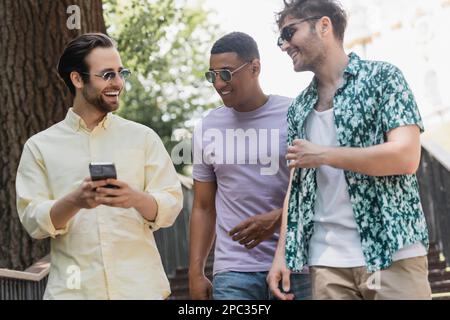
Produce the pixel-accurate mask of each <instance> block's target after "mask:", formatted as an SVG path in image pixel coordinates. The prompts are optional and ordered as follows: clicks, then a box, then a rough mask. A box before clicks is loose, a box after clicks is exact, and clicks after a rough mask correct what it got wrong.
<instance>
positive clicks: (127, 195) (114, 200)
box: [95, 179, 141, 209]
mask: <svg viewBox="0 0 450 320" xmlns="http://www.w3.org/2000/svg"><path fill="white" fill-rule="evenodd" d="M106 184H110V185H114V186H116V187H118V188H117V189H112V188H103V187H102V188H97V190H96V194H95V200H96V201H98V202H99V203H100V204H103V205H106V206H110V207H117V208H125V209H128V208H131V207H135V206H137V205H138V203H139V200H140V199H141V197H140V192H138V191H136V190H134V189H133V188H131V187H130V186H129V185H128V184H126V183H125V182H122V181H119V180H116V179H108V180H106ZM106 184H105V185H106Z"/></svg>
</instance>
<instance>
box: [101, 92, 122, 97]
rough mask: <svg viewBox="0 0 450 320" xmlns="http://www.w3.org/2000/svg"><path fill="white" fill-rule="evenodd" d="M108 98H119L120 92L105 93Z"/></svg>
mask: <svg viewBox="0 0 450 320" xmlns="http://www.w3.org/2000/svg"><path fill="white" fill-rule="evenodd" d="M103 94H104V95H105V96H107V97H118V96H119V94H120V91H107V92H104V93H103Z"/></svg>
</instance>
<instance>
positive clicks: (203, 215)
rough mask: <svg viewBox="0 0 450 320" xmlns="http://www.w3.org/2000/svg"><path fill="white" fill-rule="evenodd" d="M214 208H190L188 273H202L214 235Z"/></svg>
mask: <svg viewBox="0 0 450 320" xmlns="http://www.w3.org/2000/svg"><path fill="white" fill-rule="evenodd" d="M215 224H216V212H215V209H210V210H205V209H199V208H194V209H193V210H192V215H191V222H190V232H189V234H190V236H189V274H190V275H201V274H204V270H205V263H206V259H207V257H208V254H209V252H210V251H211V247H212V245H213V242H214V238H215V235H216V232H215Z"/></svg>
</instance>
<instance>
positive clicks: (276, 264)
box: [267, 169, 294, 300]
mask: <svg viewBox="0 0 450 320" xmlns="http://www.w3.org/2000/svg"><path fill="white" fill-rule="evenodd" d="M293 176H294V169H291V174H290V178H289V187H288V191H287V193H286V197H285V198H284V204H283V210H282V213H281V227H280V237H279V239H278V245H277V250H276V252H275V257H274V259H273V263H272V267H271V269H270V271H269V274H268V275H267V283H268V284H269V288H270V290H271V291H272V293H273V294H274V295H275V297H277V298H278V299H281V300H292V299H293V298H294V296H293V295H292V294H286V293H283V292H281V290H280V289H279V287H278V286H279V283H280V281H282V287H283V290H284V291H285V292H288V291H289V289H290V279H289V277H290V274H291V272H290V270H289V269H288V268H287V266H286V262H285V247H286V231H287V217H288V205H289V196H290V194H291V185H292V178H293Z"/></svg>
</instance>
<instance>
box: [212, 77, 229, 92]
mask: <svg viewBox="0 0 450 320" xmlns="http://www.w3.org/2000/svg"><path fill="white" fill-rule="evenodd" d="M226 85H227V83H226V82H225V81H223V80H222V78H221V77H220V76H219V75H218V74H216V81H214V88H215V89H216V90H217V91H220V90H221V89H223V88H224V87H226Z"/></svg>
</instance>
